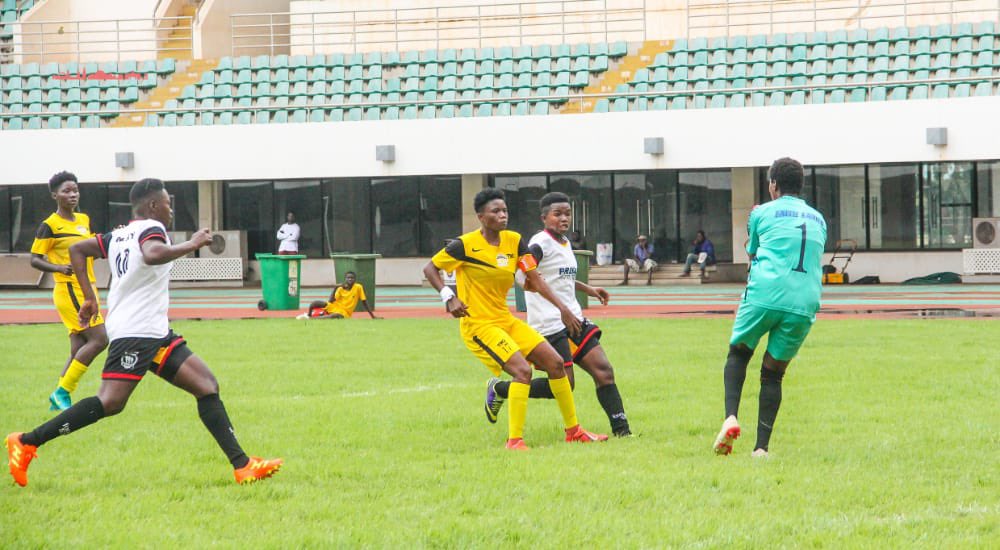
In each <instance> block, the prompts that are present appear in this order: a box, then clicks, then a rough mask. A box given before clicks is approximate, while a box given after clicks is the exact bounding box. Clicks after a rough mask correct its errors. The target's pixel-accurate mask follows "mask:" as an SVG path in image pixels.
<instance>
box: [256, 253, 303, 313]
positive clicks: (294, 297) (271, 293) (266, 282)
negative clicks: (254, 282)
mask: <svg viewBox="0 0 1000 550" xmlns="http://www.w3.org/2000/svg"><path fill="white" fill-rule="evenodd" d="M256 257H257V260H259V261H260V289H261V292H262V293H263V295H264V299H263V300H261V301H259V302H257V309H259V310H261V311H263V310H265V309H271V310H279V311H283V310H296V309H299V290H300V288H301V285H300V284H299V281H301V280H302V277H301V276H302V260H303V259H304V258H305V255H301V254H283V255H280V254H257V255H256Z"/></svg>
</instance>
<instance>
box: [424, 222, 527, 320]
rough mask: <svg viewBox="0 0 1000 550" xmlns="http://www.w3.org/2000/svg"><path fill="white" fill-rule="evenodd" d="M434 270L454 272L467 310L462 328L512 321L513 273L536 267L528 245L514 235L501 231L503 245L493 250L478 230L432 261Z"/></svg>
mask: <svg viewBox="0 0 1000 550" xmlns="http://www.w3.org/2000/svg"><path fill="white" fill-rule="evenodd" d="M431 261H432V262H434V266H435V267H437V268H438V269H443V270H445V271H454V272H455V278H456V280H457V285H458V298H459V299H460V300H462V302H463V303H465V305H466V306H467V307H468V312H469V316H468V317H462V320H461V322H462V326H463V327H465V326H467V325H479V324H483V323H491V322H494V321H499V320H506V319H510V318H511V317H513V315H512V314H511V312H510V308H509V307H507V292H509V291H510V287H512V286H514V273H515V272H516V271H517V270H518V269H520V270H521V271H524V272H528V271H531V270H533V269H535V268H536V267H537V264H536V262H535V257H534V256H532V255H531V253H530V252H528V245H527V243H525V242H524V240H523V239H522V238H521V235H520V234H519V233H517V232H514V231H507V230H504V231H501V232H500V244H499V245H498V246H493V245H492V244H490V243H488V242H487V241H486V238H485V237H483V234H482V233H481V232H480V231H479V230H478V229H477V230H476V231H472V232H470V233H466V234H465V235H462V236H461V237H459V238H457V239H455V240H454V241H452V242H451V244H449V245H448V246H446V247H445V248H443V249H442V250H441V251H440V252H438V253H437V254H435V255H434V257H433V258H431Z"/></svg>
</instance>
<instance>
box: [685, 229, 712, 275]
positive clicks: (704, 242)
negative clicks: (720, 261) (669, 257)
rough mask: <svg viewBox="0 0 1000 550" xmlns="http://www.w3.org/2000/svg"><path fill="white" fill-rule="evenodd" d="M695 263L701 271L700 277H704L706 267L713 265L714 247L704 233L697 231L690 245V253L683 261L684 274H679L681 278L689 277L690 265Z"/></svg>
mask: <svg viewBox="0 0 1000 550" xmlns="http://www.w3.org/2000/svg"><path fill="white" fill-rule="evenodd" d="M695 263H697V264H698V268H699V269H701V276H702V277H704V276H705V267H706V266H710V265H715V246H714V245H712V241H710V240H708V237H706V236H705V232H704V231H701V230H699V231H698V233H697V235H695V238H694V241H693V242H692V243H691V252H690V253H689V254H688V255H687V260H685V261H684V273H681V277H689V276H690V275H691V265H692V264H695Z"/></svg>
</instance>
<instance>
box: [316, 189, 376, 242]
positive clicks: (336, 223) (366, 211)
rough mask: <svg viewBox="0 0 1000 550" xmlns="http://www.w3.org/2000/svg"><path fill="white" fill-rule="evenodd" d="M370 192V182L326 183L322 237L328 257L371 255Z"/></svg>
mask: <svg viewBox="0 0 1000 550" xmlns="http://www.w3.org/2000/svg"><path fill="white" fill-rule="evenodd" d="M371 190H372V189H371V181H370V180H369V179H368V178H350V179H336V180H325V181H324V182H323V220H324V221H325V223H324V225H323V234H324V237H325V242H326V243H327V252H328V253H333V252H362V253H369V252H371V251H372V207H371ZM331 237H332V239H331Z"/></svg>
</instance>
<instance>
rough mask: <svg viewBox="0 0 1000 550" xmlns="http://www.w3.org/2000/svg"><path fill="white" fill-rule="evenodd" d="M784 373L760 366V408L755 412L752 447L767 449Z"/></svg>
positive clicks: (779, 402) (776, 414) (779, 403)
mask: <svg viewBox="0 0 1000 550" xmlns="http://www.w3.org/2000/svg"><path fill="white" fill-rule="evenodd" d="M784 376H785V373H783V372H778V371H773V370H771V369H767V368H764V367H761V368H760V408H759V412H758V413H757V445H756V446H755V447H754V449H755V450H756V449H764V450H765V451H766V450H767V444H768V442H770V441H771V430H772V429H774V419H775V418H777V417H778V407H780V406H781V379H782V378H783V377H784Z"/></svg>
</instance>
